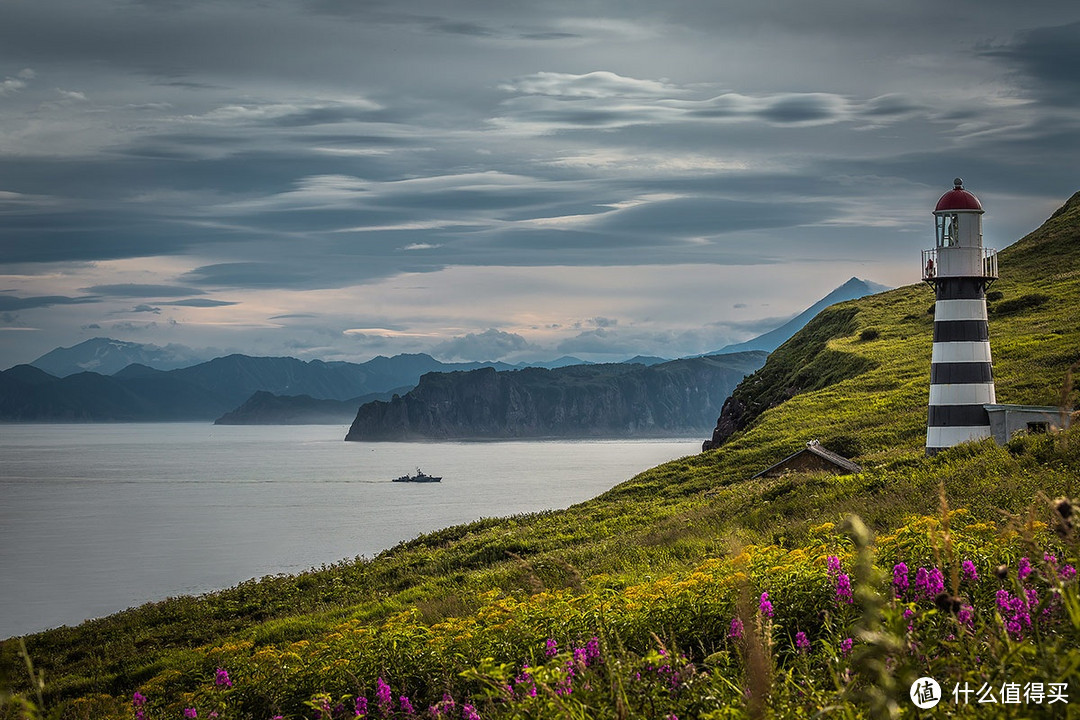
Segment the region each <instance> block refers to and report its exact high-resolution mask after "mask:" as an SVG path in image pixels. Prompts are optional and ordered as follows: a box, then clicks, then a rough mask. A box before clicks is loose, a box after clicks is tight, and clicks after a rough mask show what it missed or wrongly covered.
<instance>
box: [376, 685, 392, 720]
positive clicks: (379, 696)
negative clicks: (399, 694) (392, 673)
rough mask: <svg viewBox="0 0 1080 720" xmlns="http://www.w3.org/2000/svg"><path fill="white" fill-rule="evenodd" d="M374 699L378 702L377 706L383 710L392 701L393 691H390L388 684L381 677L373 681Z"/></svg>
mask: <svg viewBox="0 0 1080 720" xmlns="http://www.w3.org/2000/svg"><path fill="white" fill-rule="evenodd" d="M375 701H376V702H378V703H379V707H380V708H382V709H383V710H384V711H385V710H386V709H387V708H389V707H390V703H392V702H393V701H394V693H392V692H391V691H390V686H389V685H388V684H387V683H386V681H385V680H383V679H382V678H379V679H378V680H376V681H375ZM383 714H384V715H385V714H386V713H385V712H384V713H383Z"/></svg>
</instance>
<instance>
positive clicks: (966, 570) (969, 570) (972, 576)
mask: <svg viewBox="0 0 1080 720" xmlns="http://www.w3.org/2000/svg"><path fill="white" fill-rule="evenodd" d="M960 574H961V575H962V576H963V578H964V579H965V580H970V581H972V582H974V581H976V580H978V579H979V573H978V572H976V570H975V563H973V562H971V561H970V560H965V561H964V562H963V563H961V564H960Z"/></svg>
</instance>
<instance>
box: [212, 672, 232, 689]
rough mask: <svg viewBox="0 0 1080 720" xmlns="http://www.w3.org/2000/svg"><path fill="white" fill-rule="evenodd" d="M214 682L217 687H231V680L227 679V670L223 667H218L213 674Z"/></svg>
mask: <svg viewBox="0 0 1080 720" xmlns="http://www.w3.org/2000/svg"><path fill="white" fill-rule="evenodd" d="M214 684H215V685H217V686H218V687H227V688H231V687H232V680H230V679H229V671H228V670H226V669H225V668H218V669H217V674H216V675H215V676H214Z"/></svg>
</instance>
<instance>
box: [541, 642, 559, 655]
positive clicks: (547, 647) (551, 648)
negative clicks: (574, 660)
mask: <svg viewBox="0 0 1080 720" xmlns="http://www.w3.org/2000/svg"><path fill="white" fill-rule="evenodd" d="M544 654H545V655H547V656H548V657H555V656H556V655H558V654H559V643H557V642H555V638H548V639H547V642H546V643H544Z"/></svg>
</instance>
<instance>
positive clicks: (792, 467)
mask: <svg viewBox="0 0 1080 720" xmlns="http://www.w3.org/2000/svg"><path fill="white" fill-rule="evenodd" d="M821 470H825V471H828V472H833V473H836V474H837V475H848V474H851V473H858V472H862V467H860V466H859V465H857V464H855V463H853V462H851V461H850V460H848V459H847V458H846V457H844V456H843V455H837V454H836V453H834V452H833V451H831V450H826V449H825V448H824V447H822V445H821V443H819V442H818V441H817V440H811V441H810V442H808V443H806V447H804V448H803V449H801V450H799V451H798V452H796V453H793V454H791V455H788V456H787V457H786V458H784V459H783V460H781V461H780V462H778V463H776V464H775V465H773V466H771V467H767V468H765V469H764V470H762V471H761V472H759V473H758V474H757V475H755V476H754V477H752V478H750V479H751V480H754V479H756V478H759V477H777V476H779V475H783V474H785V473H796V472H815V471H821Z"/></svg>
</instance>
